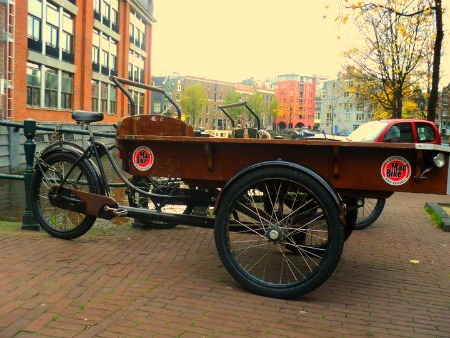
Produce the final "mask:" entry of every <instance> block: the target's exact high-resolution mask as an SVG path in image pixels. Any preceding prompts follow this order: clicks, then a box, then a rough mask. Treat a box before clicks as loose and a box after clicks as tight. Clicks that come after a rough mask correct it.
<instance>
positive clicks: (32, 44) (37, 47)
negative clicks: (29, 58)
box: [28, 36, 42, 53]
mask: <svg viewBox="0 0 450 338" xmlns="http://www.w3.org/2000/svg"><path fill="white" fill-rule="evenodd" d="M28 49H31V50H34V51H36V52H39V53H42V40H41V39H36V38H33V37H31V36H29V37H28Z"/></svg>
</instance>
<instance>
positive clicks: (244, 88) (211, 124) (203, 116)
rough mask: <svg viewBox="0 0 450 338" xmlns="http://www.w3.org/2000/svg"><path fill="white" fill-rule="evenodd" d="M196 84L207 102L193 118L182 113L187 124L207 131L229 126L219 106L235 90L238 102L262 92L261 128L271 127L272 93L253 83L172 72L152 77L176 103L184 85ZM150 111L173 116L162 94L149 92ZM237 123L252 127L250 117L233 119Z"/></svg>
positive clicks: (155, 84)
mask: <svg viewBox="0 0 450 338" xmlns="http://www.w3.org/2000/svg"><path fill="white" fill-rule="evenodd" d="M193 84H197V85H200V86H201V87H202V89H203V91H204V93H205V95H206V97H207V100H208V102H207V105H206V107H205V108H204V110H203V111H202V112H198V114H197V115H196V117H195V121H194V120H193V118H192V117H191V116H188V115H186V116H184V117H183V119H185V121H186V123H188V124H190V125H192V126H194V127H203V128H205V129H208V130H214V129H219V130H227V129H230V128H231V123H230V121H229V119H228V118H227V117H226V116H225V115H224V114H223V112H222V111H221V110H220V109H219V108H218V107H219V106H220V105H223V104H225V102H226V99H227V95H228V93H230V92H232V93H238V94H239V95H240V100H241V101H248V100H249V99H250V97H251V96H253V95H261V98H262V101H263V105H262V106H263V107H262V112H260V118H261V127H262V128H268V129H271V126H272V122H273V118H272V113H270V103H271V102H272V101H273V100H274V92H273V91H271V90H266V89H263V88H258V87H257V86H256V84H255V85H250V84H242V83H231V82H225V81H220V80H213V79H207V78H200V77H195V76H181V75H179V74H171V75H167V76H155V77H153V78H152V85H154V86H157V87H162V88H164V90H165V91H166V93H167V94H168V95H169V96H170V97H171V98H172V99H173V100H174V101H175V102H177V103H178V104H180V101H181V95H182V94H183V92H184V91H185V89H186V87H188V86H190V85H193ZM151 112H152V114H166V115H170V116H175V110H174V109H173V107H172V105H171V103H170V102H169V100H167V99H166V98H164V97H163V96H162V95H161V94H158V93H153V94H152V108H151ZM235 122H236V123H237V124H241V125H246V126H249V127H250V126H255V122H254V121H253V118H245V119H243V120H242V121H235Z"/></svg>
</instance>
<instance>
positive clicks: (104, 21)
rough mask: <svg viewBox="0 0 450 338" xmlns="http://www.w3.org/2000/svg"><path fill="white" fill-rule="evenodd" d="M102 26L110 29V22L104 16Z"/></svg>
mask: <svg viewBox="0 0 450 338" xmlns="http://www.w3.org/2000/svg"><path fill="white" fill-rule="evenodd" d="M103 24H104V25H105V26H107V27H111V20H109V19H108V18H107V17H106V16H104V17H103Z"/></svg>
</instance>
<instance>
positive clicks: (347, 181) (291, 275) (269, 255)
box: [30, 78, 450, 298]
mask: <svg viewBox="0 0 450 338" xmlns="http://www.w3.org/2000/svg"><path fill="white" fill-rule="evenodd" d="M112 79H113V81H114V82H115V83H116V84H117V85H118V87H119V88H120V89H121V90H123V91H124V93H125V94H126V95H127V96H128V97H129V98H130V99H131V96H130V95H129V93H128V92H127V90H126V89H125V88H124V87H123V85H124V84H125V85H132V86H136V87H141V88H144V89H148V90H153V91H157V92H160V93H162V94H164V95H166V94H165V93H164V91H162V90H161V89H159V88H155V87H152V86H148V85H143V84H139V83H134V82H131V81H128V80H125V79H117V78H112ZM167 97H168V99H169V100H171V98H170V97H169V96H167ZM171 101H173V100H171ZM132 105H133V102H132ZM176 109H177V112H178V115H179V116H180V115H181V110H180V109H179V107H178V106H176ZM72 116H73V119H74V120H75V121H77V122H78V123H80V124H83V125H85V126H86V128H87V129H88V131H89V133H90V137H89V146H88V147H87V149H81V148H80V147H78V146H75V145H73V144H71V143H68V142H60V143H55V144H52V145H50V146H49V147H48V148H47V149H46V150H44V151H43V152H41V153H40V154H39V156H38V157H37V159H36V169H35V174H34V177H33V180H32V183H31V198H30V199H31V206H32V209H33V211H34V213H35V216H36V218H37V219H38V220H39V222H40V224H41V225H42V227H43V228H44V229H45V230H46V231H47V232H49V233H50V234H51V235H53V236H55V237H59V238H63V239H72V238H76V237H78V236H81V235H82V234H84V233H85V232H86V231H88V230H89V228H90V227H91V226H92V224H93V223H94V221H95V219H96V218H97V217H100V218H105V219H112V218H114V217H120V216H127V217H133V218H135V219H138V220H140V221H141V222H143V223H144V224H146V225H148V226H153V227H156V228H170V227H173V226H176V225H178V224H185V225H192V226H199V227H206V228H213V229H214V237H215V243H216V247H217V251H218V253H219V256H220V259H221V260H222V262H223V264H224V266H225V267H226V269H227V270H228V271H229V273H230V274H231V275H232V276H233V277H234V278H235V280H236V281H237V282H239V283H240V284H241V285H242V286H244V287H245V288H247V289H248V290H250V291H252V292H254V293H257V294H260V295H264V296H269V297H275V298H293V297H298V296H300V295H303V294H306V293H308V292H311V291H312V290H314V289H316V288H317V287H319V286H320V285H321V284H322V283H323V282H325V281H326V280H327V278H328V277H329V276H330V275H331V274H332V273H333V271H334V270H335V268H336V266H337V264H338V262H339V259H340V257H341V254H342V250H343V246H344V241H345V240H346V239H347V238H348V237H349V236H350V234H351V232H352V230H353V226H354V224H355V221H356V212H357V203H356V197H368V198H369V197H370V198H387V197H389V196H390V195H392V194H393V193H394V192H410V193H433V194H448V193H449V190H450V183H449V177H450V176H449V154H450V151H449V149H448V147H442V146H430V145H414V144H373V143H355V142H351V143H350V142H334V141H326V140H325V141H324V140H319V141H314V140H308V141H302V140H288V139H267V138H265V139H260V138H207V137H196V136H194V132H193V129H192V127H191V126H190V125H188V124H186V123H185V122H183V121H182V120H181V119H178V118H173V117H168V116H162V115H133V116H128V117H124V118H122V119H121V121H120V123H119V124H118V126H117V134H116V146H117V148H118V149H119V152H120V156H121V159H122V165H121V168H119V166H118V165H116V164H115V162H114V159H113V158H112V156H111V154H110V152H109V150H108V148H107V147H106V146H105V145H103V144H102V143H100V142H97V141H96V140H95V137H94V134H93V132H92V129H91V123H92V122H97V121H101V120H102V118H103V115H102V114H101V113H95V112H83V111H75V112H74V113H73V115H72ZM104 156H106V157H108V158H109V159H110V161H111V163H112V165H113V168H114V169H115V171H116V173H117V175H118V176H119V177H120V178H121V179H122V180H123V181H124V183H125V184H126V186H127V195H128V202H129V205H122V204H120V203H118V202H117V201H116V200H114V198H112V197H111V194H110V187H109V183H108V180H107V178H106V175H105V172H104V169H103V166H102V163H101V162H102V161H101V158H102V157H104ZM124 172H126V173H124ZM130 175H131V176H130Z"/></svg>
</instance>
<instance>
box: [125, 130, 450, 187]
mask: <svg viewBox="0 0 450 338" xmlns="http://www.w3.org/2000/svg"><path fill="white" fill-rule="evenodd" d="M281 141H283V140H281ZM117 143H118V146H119V148H120V150H121V152H122V155H123V158H124V159H125V160H124V163H123V169H124V170H126V171H128V172H130V173H131V174H133V175H151V176H166V177H180V178H183V179H189V180H195V181H199V182H204V185H206V186H208V185H216V186H220V185H223V184H225V183H226V182H227V181H229V180H230V179H231V177H233V176H234V175H235V174H236V173H238V172H239V171H240V170H242V169H244V168H246V167H248V166H250V165H252V164H256V163H261V162H264V161H276V160H281V161H287V162H292V163H296V164H299V165H302V166H305V167H307V168H310V169H311V170H313V171H315V172H316V173H318V174H319V175H321V176H322V177H324V178H325V179H326V180H327V181H328V182H329V183H330V184H331V185H332V186H334V187H335V188H336V189H338V190H346V189H347V190H356V191H361V192H363V191H380V192H395V191H402V192H420V193H435V194H446V191H447V171H448V160H447V163H446V167H445V168H442V169H436V168H434V169H432V170H431V171H430V172H429V173H427V174H426V175H425V176H426V178H425V179H422V180H421V179H420V175H418V177H416V176H417V175H416V172H418V173H423V172H424V170H425V169H427V168H428V167H430V166H431V160H432V155H433V154H435V152H431V151H424V152H423V154H422V155H421V156H422V157H423V158H422V159H420V156H418V153H417V152H418V151H419V150H416V149H415V147H414V145H394V146H392V145H390V146H388V145H385V144H378V145H375V144H367V145H368V146H366V145H362V144H357V143H354V144H351V145H350V144H348V143H336V142H331V143H330V142H323V141H321V142H317V143H312V142H306V143H304V142H303V143H302V142H295V141H285V142H279V140H269V141H265V140H242V139H240V140H239V141H237V140H233V139H208V138H205V139H201V138H183V137H179V138H176V137H171V138H167V137H166V138H165V137H159V138H158V137H154V138H147V139H139V140H133V139H126V138H123V139H118V142H117ZM142 145H145V146H147V147H148V148H149V149H151V151H152V152H153V155H154V163H153V166H152V167H151V168H150V169H149V170H147V171H145V172H141V171H139V170H137V169H136V168H135V166H134V164H133V163H132V159H131V158H132V156H131V155H132V153H133V151H134V150H135V149H136V148H137V147H139V146H142ZM420 151H422V150H420ZM392 156H399V157H401V158H403V159H405V160H406V161H407V163H408V167H409V170H410V172H411V176H410V178H409V179H408V180H407V181H406V182H405V183H404V184H401V185H394V184H392V183H391V184H390V183H388V182H387V181H386V180H385V179H383V177H382V174H381V168H382V166H383V163H384V162H385V161H386V160H387V159H389V158H391V157H392ZM418 160H419V161H418Z"/></svg>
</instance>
